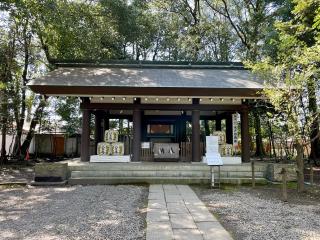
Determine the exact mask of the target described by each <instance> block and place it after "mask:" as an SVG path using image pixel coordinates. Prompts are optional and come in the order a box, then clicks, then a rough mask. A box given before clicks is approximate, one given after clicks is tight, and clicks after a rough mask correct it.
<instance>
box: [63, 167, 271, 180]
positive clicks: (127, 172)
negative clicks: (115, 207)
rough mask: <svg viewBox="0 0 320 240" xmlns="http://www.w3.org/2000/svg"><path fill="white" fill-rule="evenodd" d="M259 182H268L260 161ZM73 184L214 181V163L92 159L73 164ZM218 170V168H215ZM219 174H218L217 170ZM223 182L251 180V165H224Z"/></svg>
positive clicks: (258, 168) (71, 172)
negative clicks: (122, 161)
mask: <svg viewBox="0 0 320 240" xmlns="http://www.w3.org/2000/svg"><path fill="white" fill-rule="evenodd" d="M255 169H256V172H255V177H256V181H257V183H266V179H265V177H266V164H256V167H255ZM69 171H70V178H69V181H68V182H69V184H123V183H132V184H133V183H181V184H182V183H183V184H207V183H210V176H211V174H210V167H209V166H207V165H206V164H205V163H199V162H197V163H172V162H167V163H163V162H161V163H155V162H129V163H106V164H102V163H88V162H73V163H70V164H69ZM214 171H215V172H216V171H217V169H214ZM215 176H218V174H215ZM221 182H222V183H233V184H242V183H250V182H251V165H250V164H248V163H246V164H241V165H224V166H222V167H221Z"/></svg>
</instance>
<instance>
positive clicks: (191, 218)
mask: <svg viewBox="0 0 320 240" xmlns="http://www.w3.org/2000/svg"><path fill="white" fill-rule="evenodd" d="M160 239H161V240H171V239H175V240H188V239H190V240H191V239H192V240H198V239H199V240H200V239H201V240H207V239H215V240H222V239H223V240H229V239H232V237H231V235H230V234H229V233H228V232H227V231H226V230H225V229H224V228H223V226H222V225H221V224H220V223H219V222H218V220H217V219H216V218H215V217H214V216H213V215H212V214H211V213H210V212H209V211H208V209H207V207H206V206H205V205H204V203H203V202H202V201H201V200H200V199H199V198H198V197H197V195H196V194H195V193H194V192H193V190H192V189H191V188H190V187H189V186H188V185H161V184H157V185H150V187H149V197H148V210H147V237H146V240H160Z"/></svg>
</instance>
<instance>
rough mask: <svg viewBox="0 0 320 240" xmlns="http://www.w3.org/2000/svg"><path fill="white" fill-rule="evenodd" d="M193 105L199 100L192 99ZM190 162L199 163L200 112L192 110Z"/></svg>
mask: <svg viewBox="0 0 320 240" xmlns="http://www.w3.org/2000/svg"><path fill="white" fill-rule="evenodd" d="M193 104H194V105H198V104H199V98H194V99H193ZM192 161H193V162H200V161H201V156H200V111H199V110H192Z"/></svg>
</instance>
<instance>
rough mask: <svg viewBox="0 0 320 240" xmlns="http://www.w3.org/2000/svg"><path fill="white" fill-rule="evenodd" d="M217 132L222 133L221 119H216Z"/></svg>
mask: <svg viewBox="0 0 320 240" xmlns="http://www.w3.org/2000/svg"><path fill="white" fill-rule="evenodd" d="M216 131H221V118H219V117H218V118H216Z"/></svg>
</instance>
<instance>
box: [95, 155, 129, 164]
mask: <svg viewBox="0 0 320 240" xmlns="http://www.w3.org/2000/svg"><path fill="white" fill-rule="evenodd" d="M90 162H93V163H118V162H130V155H123V156H108V155H102V156H101V155H91V156H90Z"/></svg>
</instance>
